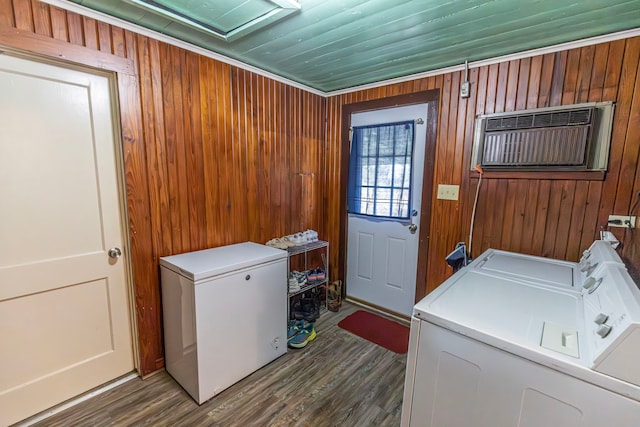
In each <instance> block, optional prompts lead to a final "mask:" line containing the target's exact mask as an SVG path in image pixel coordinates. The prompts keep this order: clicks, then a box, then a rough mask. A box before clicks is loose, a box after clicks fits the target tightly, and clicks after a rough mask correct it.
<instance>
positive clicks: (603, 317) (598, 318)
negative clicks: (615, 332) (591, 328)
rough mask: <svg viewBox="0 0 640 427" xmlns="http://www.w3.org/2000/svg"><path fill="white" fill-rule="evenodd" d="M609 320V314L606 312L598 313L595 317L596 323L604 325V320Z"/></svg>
mask: <svg viewBox="0 0 640 427" xmlns="http://www.w3.org/2000/svg"><path fill="white" fill-rule="evenodd" d="M607 320H609V316H608V315H606V314H604V313H598V314H597V315H596V318H595V319H593V321H594V323H595V324H596V325H602V324H603V323H604V322H606V321H607Z"/></svg>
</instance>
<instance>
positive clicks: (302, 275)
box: [291, 270, 307, 287]
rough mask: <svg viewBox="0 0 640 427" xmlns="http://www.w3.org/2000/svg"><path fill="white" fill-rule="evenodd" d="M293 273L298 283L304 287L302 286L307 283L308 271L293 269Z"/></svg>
mask: <svg viewBox="0 0 640 427" xmlns="http://www.w3.org/2000/svg"><path fill="white" fill-rule="evenodd" d="M291 274H292V275H293V277H295V278H296V279H297V280H298V285H299V286H300V287H302V286H304V285H306V284H307V273H306V272H304V271H302V272H300V271H296V270H293V271H292V272H291Z"/></svg>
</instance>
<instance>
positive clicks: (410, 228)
mask: <svg viewBox="0 0 640 427" xmlns="http://www.w3.org/2000/svg"><path fill="white" fill-rule="evenodd" d="M417 229H418V226H417V225H415V224H411V225H410V226H409V231H410V232H411V234H416V230H417Z"/></svg>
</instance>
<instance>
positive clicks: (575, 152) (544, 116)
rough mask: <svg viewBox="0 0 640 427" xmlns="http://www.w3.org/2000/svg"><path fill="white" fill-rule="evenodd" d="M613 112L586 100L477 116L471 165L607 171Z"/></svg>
mask: <svg viewBox="0 0 640 427" xmlns="http://www.w3.org/2000/svg"><path fill="white" fill-rule="evenodd" d="M613 112H614V104H613V103H612V102H590V103H584V104H573V105H564V106H560V107H548V108H537V109H532V110H521V111H515V112H509V113H495V114H486V115H481V116H478V117H477V119H476V127H475V133H474V142H473V156H472V159H471V165H470V166H471V169H474V168H475V167H476V166H477V165H480V166H482V168H483V169H487V170H514V169H517V170H540V171H544V170H547V171H548V170H582V171H584V170H595V171H606V170H607V163H608V161H609V146H610V142H611V128H612V125H613Z"/></svg>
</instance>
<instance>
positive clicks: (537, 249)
mask: <svg viewBox="0 0 640 427" xmlns="http://www.w3.org/2000/svg"><path fill="white" fill-rule="evenodd" d="M551 183H552V181H549V180H542V181H540V188H539V190H538V198H537V200H536V204H535V207H536V220H535V224H534V227H533V239H532V241H531V254H534V255H538V254H539V255H541V254H543V253H544V244H545V241H546V239H545V235H546V233H547V231H546V230H547V218H548V217H549V204H550V202H551V199H550V198H551Z"/></svg>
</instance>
